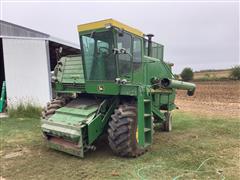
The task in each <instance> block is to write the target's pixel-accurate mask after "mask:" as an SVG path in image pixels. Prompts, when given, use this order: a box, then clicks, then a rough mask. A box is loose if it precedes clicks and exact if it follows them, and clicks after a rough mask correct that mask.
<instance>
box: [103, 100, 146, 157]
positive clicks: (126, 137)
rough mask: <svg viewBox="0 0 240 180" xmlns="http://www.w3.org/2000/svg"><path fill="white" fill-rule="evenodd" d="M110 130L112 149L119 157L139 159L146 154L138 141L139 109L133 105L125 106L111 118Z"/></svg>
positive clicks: (121, 106) (109, 137) (119, 108)
mask: <svg viewBox="0 0 240 180" xmlns="http://www.w3.org/2000/svg"><path fill="white" fill-rule="evenodd" d="M111 117H112V119H111V120H110V121H109V123H108V124H109V128H108V142H109V146H110V148H111V149H112V150H113V152H114V153H115V154H116V155H118V156H123V157H137V156H140V155H142V154H144V153H145V152H146V148H140V147H139V145H138V140H137V136H138V135H137V109H136V107H135V105H133V104H127V103H125V104H123V105H120V106H119V107H118V109H116V110H115V113H114V114H113V115H112V116H111Z"/></svg>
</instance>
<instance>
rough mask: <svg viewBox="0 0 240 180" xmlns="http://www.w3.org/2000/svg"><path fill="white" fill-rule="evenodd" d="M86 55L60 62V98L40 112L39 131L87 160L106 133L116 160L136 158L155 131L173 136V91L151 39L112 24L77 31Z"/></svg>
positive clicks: (56, 81)
mask: <svg viewBox="0 0 240 180" xmlns="http://www.w3.org/2000/svg"><path fill="white" fill-rule="evenodd" d="M78 32H79V37H80V45H81V55H74V56H66V57H62V58H61V59H60V61H59V62H58V64H57V66H56V67H55V71H54V76H53V77H52V81H53V88H54V91H55V93H56V94H57V96H56V98H55V99H53V100H52V101H51V102H49V103H48V104H47V106H46V108H45V109H44V111H43V116H42V124H41V128H42V132H43V135H44V138H45V141H46V143H47V145H48V146H49V147H51V148H53V149H56V150H59V151H64V152H66V153H69V154H72V155H75V156H79V157H84V154H85V152H86V151H88V150H94V149H95V148H96V147H95V146H94V143H95V141H96V140H97V139H98V138H99V137H100V136H101V135H102V134H104V133H107V135H108V144H109V146H110V148H111V149H112V151H113V152H114V153H115V154H116V155H119V156H126V157H137V156H140V155H142V154H143V153H145V152H146V150H147V148H148V147H149V146H150V145H151V144H152V141H153V126H154V124H155V123H159V124H161V127H162V129H163V130H165V131H171V111H172V110H174V109H175V108H176V105H175V104H174V100H175V95H176V89H183V90H186V91H187V93H188V95H193V94H194V91H195V85H194V84H192V83H187V82H182V81H178V80H175V79H174V76H173V74H172V71H171V65H169V64H167V63H165V61H164V58H163V46H162V45H160V44H158V43H155V42H153V41H152V37H153V35H151V34H149V35H145V34H144V33H143V32H141V31H139V30H137V29H135V28H132V27H130V26H127V25H125V24H122V23H120V22H118V21H115V20H113V19H107V20H103V21H98V22H93V23H88V24H82V25H79V26H78Z"/></svg>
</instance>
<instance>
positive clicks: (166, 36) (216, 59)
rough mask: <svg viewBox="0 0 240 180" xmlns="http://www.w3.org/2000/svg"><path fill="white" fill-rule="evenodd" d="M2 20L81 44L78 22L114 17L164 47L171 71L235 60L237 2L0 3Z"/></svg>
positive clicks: (222, 64)
mask: <svg viewBox="0 0 240 180" xmlns="http://www.w3.org/2000/svg"><path fill="white" fill-rule="evenodd" d="M1 5H2V7H1V16H2V17H1V19H2V20H5V21H9V22H12V23H16V24H19V25H22V26H26V27H29V28H32V29H35V30H38V31H42V32H45V33H47V34H51V35H52V36H55V37H58V38H62V39H64V40H67V41H71V42H74V43H77V44H79V41H78V34H77V25H78V24H81V23H86V22H91V21H96V20H102V19H106V18H114V19H116V20H118V21H121V22H123V23H125V24H128V25H131V26H133V27H136V28H138V29H140V30H141V31H143V32H144V33H153V34H154V35H155V37H154V41H156V42H159V43H161V44H163V45H164V47H165V60H166V61H169V62H173V63H174V64H175V65H174V71H175V73H179V72H180V71H181V70H182V69H183V68H184V67H192V68H193V70H202V69H222V68H230V67H232V66H234V65H236V64H239V4H238V3H236V2H235V3H234V2H231V3H226V2H225V3H224V2H220V3H216V2H215V3H213V2H208V3H207V2H205V3H191V2H187V3H186V2H185V3H184V2H182V3H16V2H14V3H6V2H3V3H1Z"/></svg>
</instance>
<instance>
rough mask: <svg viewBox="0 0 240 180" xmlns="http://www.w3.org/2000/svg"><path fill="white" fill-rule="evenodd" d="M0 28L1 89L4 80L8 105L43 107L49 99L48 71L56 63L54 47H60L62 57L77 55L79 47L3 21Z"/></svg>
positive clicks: (50, 92)
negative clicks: (20, 104)
mask: <svg viewBox="0 0 240 180" xmlns="http://www.w3.org/2000/svg"><path fill="white" fill-rule="evenodd" d="M0 27H1V31H0V91H1V86H2V82H3V81H6V89H7V103H8V105H11V106H15V105H17V104H19V103H20V102H22V103H32V104H35V105H40V106H44V105H45V104H46V102H48V101H49V100H50V99H51V98H52V90H51V81H50V72H51V71H52V70H53V69H54V66H55V65H56V63H57V55H56V49H58V48H60V47H61V48H62V52H63V54H62V55H63V56H64V55H68V54H79V53H80V49H79V46H78V45H75V44H73V43H69V42H66V41H63V40H61V39H57V38H54V37H52V36H50V35H48V34H45V33H41V32H38V31H35V30H32V29H29V28H25V27H22V26H18V25H15V24H12V23H9V22H5V21H0ZM0 94H1V93H0Z"/></svg>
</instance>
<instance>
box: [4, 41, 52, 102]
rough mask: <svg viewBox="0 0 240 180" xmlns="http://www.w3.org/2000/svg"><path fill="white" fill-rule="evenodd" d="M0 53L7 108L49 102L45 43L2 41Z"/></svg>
mask: <svg viewBox="0 0 240 180" xmlns="http://www.w3.org/2000/svg"><path fill="white" fill-rule="evenodd" d="M3 52H4V53H3V54H4V64H5V75H6V86H7V95H8V103H9V105H17V104H18V103H19V102H25V103H27V102H31V103H34V104H36V105H40V106H44V105H45V103H46V102H48V101H49V100H50V84H49V72H48V64H47V51H46V44H45V40H32V39H31V40H30V39H13V38H12V39H11V38H9V39H6V38H4V39H3Z"/></svg>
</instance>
